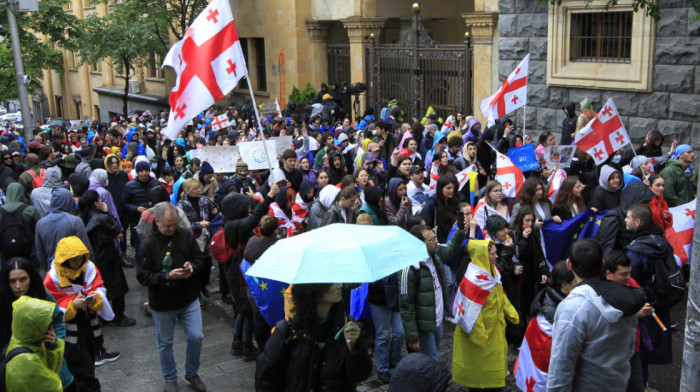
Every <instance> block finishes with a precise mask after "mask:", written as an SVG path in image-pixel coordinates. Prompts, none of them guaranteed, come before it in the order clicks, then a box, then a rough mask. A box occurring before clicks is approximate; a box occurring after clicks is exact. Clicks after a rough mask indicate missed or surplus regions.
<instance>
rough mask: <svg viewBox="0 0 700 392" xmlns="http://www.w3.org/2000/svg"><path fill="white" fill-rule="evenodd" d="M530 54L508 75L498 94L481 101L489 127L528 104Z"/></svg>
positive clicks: (482, 110)
mask: <svg viewBox="0 0 700 392" xmlns="http://www.w3.org/2000/svg"><path fill="white" fill-rule="evenodd" d="M529 66H530V54H529V53H528V55H527V56H525V58H524V59H523V61H521V62H520V64H518V66H517V67H516V68H515V70H513V72H511V73H510V75H508V79H506V80H505V81H504V82H503V84H502V85H501V87H500V88H499V89H498V91H497V92H496V94H494V95H492V96H490V97H488V98H486V99H484V100H483V101H481V112H482V113H483V114H484V116H486V118H488V123H489V125H491V124H493V123H494V120H495V119H497V118H499V117H503V116H505V115H506V114H508V113H510V112H512V111H514V110H515V109H518V108H520V107H522V106H525V104H527V74H528V68H529Z"/></svg>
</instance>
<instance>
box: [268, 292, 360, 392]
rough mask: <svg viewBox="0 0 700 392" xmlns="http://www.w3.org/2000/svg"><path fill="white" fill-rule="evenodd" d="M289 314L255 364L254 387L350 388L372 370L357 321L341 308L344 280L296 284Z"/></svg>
mask: <svg viewBox="0 0 700 392" xmlns="http://www.w3.org/2000/svg"><path fill="white" fill-rule="evenodd" d="M291 292H292V301H293V303H294V305H293V308H292V312H293V313H294V315H293V316H292V317H291V320H282V321H280V322H278V323H277V325H276V327H275V329H274V330H273V332H272V335H271V336H270V339H269V340H268V341H267V344H266V345H265V349H264V351H263V353H262V354H261V355H260V357H259V358H258V365H257V366H256V368H255V388H256V390H258V391H310V390H319V391H320V390H328V391H339V392H343V391H348V392H349V391H355V389H356V384H357V383H358V382H361V381H363V380H365V379H366V378H367V377H369V375H370V374H371V373H372V360H371V359H370V358H369V354H368V352H367V348H366V346H365V343H364V341H363V340H362V339H360V327H359V326H358V325H357V323H355V321H353V320H348V316H347V315H345V312H344V311H343V306H342V305H341V301H342V298H343V285H342V284H340V283H333V284H323V283H322V284H295V285H294V286H292V289H291Z"/></svg>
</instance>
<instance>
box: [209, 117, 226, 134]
mask: <svg viewBox="0 0 700 392" xmlns="http://www.w3.org/2000/svg"><path fill="white" fill-rule="evenodd" d="M228 125H229V121H228V116H227V115H225V114H222V115H219V116H216V117H214V118H212V119H211V129H213V130H215V131H218V130H221V129H224V128H226V127H228Z"/></svg>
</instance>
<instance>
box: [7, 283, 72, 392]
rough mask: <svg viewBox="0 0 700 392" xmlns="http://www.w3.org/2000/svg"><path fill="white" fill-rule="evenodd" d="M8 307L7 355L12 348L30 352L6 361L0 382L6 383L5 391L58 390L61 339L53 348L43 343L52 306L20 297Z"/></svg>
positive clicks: (61, 362)
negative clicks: (9, 311)
mask: <svg viewBox="0 0 700 392" xmlns="http://www.w3.org/2000/svg"><path fill="white" fill-rule="evenodd" d="M12 308H13V311H12V339H11V340H10V344H9V346H8V347H7V352H10V350H12V349H14V348H16V347H26V348H28V349H30V350H32V352H31V353H26V354H20V355H18V356H16V357H15V358H14V359H13V360H12V361H10V363H8V364H7V368H6V377H5V380H2V382H6V386H7V390H8V391H15V392H34V391H46V392H60V391H62V390H63V385H62V383H61V379H60V378H59V376H58V373H59V371H60V370H61V366H62V364H63V352H64V349H65V343H64V341H63V340H62V339H56V345H55V347H49V346H47V345H46V344H44V343H43V337H44V333H45V332H46V331H47V329H48V328H49V325H51V321H52V320H53V314H54V311H55V309H56V304H55V303H53V302H49V301H44V300H41V299H37V298H32V297H28V296H22V297H20V298H19V299H18V300H16V301H15V302H14V303H13V304H12ZM3 354H5V353H3Z"/></svg>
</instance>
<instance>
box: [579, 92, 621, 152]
mask: <svg viewBox="0 0 700 392" xmlns="http://www.w3.org/2000/svg"><path fill="white" fill-rule="evenodd" d="M629 143H630V137H629V135H627V130H626V129H625V126H624V125H622V120H621V119H620V114H619V113H618V112H617V108H616V107H615V103H614V102H613V100H612V98H609V99H608V102H606V103H605V106H603V108H602V109H600V112H598V114H596V116H595V118H594V119H593V120H591V121H590V122H589V123H588V124H587V125H586V126H585V127H583V129H581V130H580V131H578V132H577V133H576V139H574V144H576V147H578V148H580V149H581V150H583V151H585V152H587V153H588V155H590V156H591V157H593V159H594V160H595V164H596V165H600V164H601V163H603V162H605V160H607V159H608V157H609V156H610V155H613V154H614V153H615V151H617V150H619V149H621V148H622V147H624V146H626V145H628V144H629Z"/></svg>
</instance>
